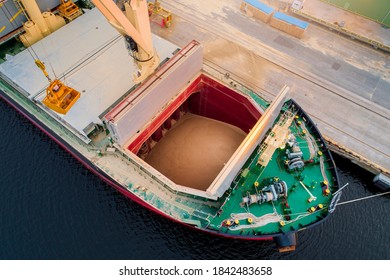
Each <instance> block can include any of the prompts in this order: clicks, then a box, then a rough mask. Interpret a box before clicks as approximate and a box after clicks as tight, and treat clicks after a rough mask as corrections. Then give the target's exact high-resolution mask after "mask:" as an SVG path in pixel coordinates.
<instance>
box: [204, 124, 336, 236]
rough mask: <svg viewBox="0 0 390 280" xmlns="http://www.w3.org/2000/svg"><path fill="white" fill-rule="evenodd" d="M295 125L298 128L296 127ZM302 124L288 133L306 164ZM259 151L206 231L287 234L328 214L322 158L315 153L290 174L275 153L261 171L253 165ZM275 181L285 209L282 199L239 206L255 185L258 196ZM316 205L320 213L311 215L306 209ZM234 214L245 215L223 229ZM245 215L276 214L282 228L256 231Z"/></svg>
mask: <svg viewBox="0 0 390 280" xmlns="http://www.w3.org/2000/svg"><path fill="white" fill-rule="evenodd" d="M298 121H299V122H300V123H301V125H298ZM304 124H305V121H304V120H303V119H302V117H299V118H296V119H295V120H294V121H293V122H292V125H291V126H290V130H291V132H292V133H293V134H294V135H295V136H296V140H297V142H298V143H299V147H300V149H301V151H302V153H303V159H305V160H306V159H309V158H310V152H309V148H308V143H307V141H306V139H305V138H304V137H303V136H302V131H303V130H304V129H306V130H307V127H306V126H305V125H304ZM304 126H305V127H304ZM316 140H317V139H316ZM318 146H320V145H318ZM259 150H260V149H259V148H257V149H256V150H255V151H254V152H253V153H252V155H251V157H250V158H249V160H248V161H247V162H246V164H245V165H244V166H243V168H242V171H241V173H240V174H239V175H238V176H237V177H236V179H235V182H234V183H233V184H232V188H231V190H230V191H228V192H229V194H228V195H227V196H226V197H225V198H227V197H228V200H227V202H226V203H225V204H224V205H223V207H222V208H221V210H222V213H221V214H220V215H219V216H218V215H217V216H216V217H215V218H214V219H212V221H211V223H210V225H209V228H211V229H214V230H219V231H222V232H226V233H229V234H239V235H252V234H275V233H280V232H287V231H297V230H300V229H303V228H305V227H307V226H308V225H310V224H312V223H314V222H316V221H319V220H321V219H322V218H324V217H325V216H326V215H327V213H328V209H327V206H328V205H329V203H330V200H331V195H328V196H326V195H324V194H323V188H322V186H323V182H324V181H325V179H324V177H323V175H322V173H321V168H320V157H324V156H325V154H324V153H322V152H320V153H319V154H322V155H321V156H318V152H316V157H315V158H314V162H315V163H314V162H313V163H307V164H306V165H305V167H304V169H303V170H296V171H293V172H291V173H290V172H288V171H287V168H286V166H285V164H284V161H285V158H284V157H285V151H286V150H285V149H276V150H275V152H274V154H273V156H272V159H271V160H270V161H269V163H268V165H267V166H266V167H261V166H260V165H259V164H258V163H257V161H258V158H259V156H260V154H259V152H258V151H259ZM319 151H321V149H319ZM328 168H329V165H328V163H327V161H326V160H324V170H326V171H325V172H326V177H327V178H326V179H327V180H331V181H333V180H332V178H333V177H332V174H331V172H330V171H329V170H328ZM275 177H277V178H279V180H283V181H285V182H286V183H287V186H288V197H287V200H286V201H287V202H288V205H289V209H288V208H287V207H286V206H285V202H286V201H284V199H283V198H281V199H279V200H278V201H275V202H266V203H264V204H261V205H259V204H252V205H250V206H249V207H247V206H246V205H245V206H244V207H243V206H241V201H242V197H244V196H246V195H247V194H248V193H250V194H255V193H256V187H255V186H254V184H255V182H258V183H259V186H258V187H257V192H260V191H261V189H262V188H263V187H264V186H267V185H269V184H270V183H272V181H273V180H274V178H275ZM299 181H302V182H303V183H304V185H305V186H307V188H308V190H309V191H310V192H311V193H312V194H313V196H315V197H316V200H315V201H312V202H308V199H309V198H310V195H309V193H308V192H307V191H306V190H305V189H304V187H302V185H301V183H300V182H299ZM329 187H330V191H331V192H333V191H334V189H333V184H332V182H329ZM225 198H224V199H225ZM319 204H322V206H323V208H322V209H318V208H317V210H316V211H314V212H312V213H311V212H309V211H308V209H309V208H311V207H317V206H318V205H319ZM238 213H244V214H245V215H244V216H243V217H240V218H238V220H239V225H238V226H235V225H233V226H230V227H229V226H226V225H223V224H224V223H225V222H226V220H229V219H230V220H231V221H233V220H234V218H233V217H234V216H232V215H234V214H238ZM249 213H250V214H253V215H254V216H255V217H261V216H263V215H266V214H273V213H277V216H279V217H280V219H281V220H282V221H283V222H284V223H285V224H284V225H283V226H282V225H281V224H280V222H271V223H268V224H266V225H263V226H260V227H257V226H254V225H253V224H250V223H249V222H248V220H247V217H250V214H249ZM287 215H289V216H290V220H289V221H288V220H287ZM245 216H246V217H245Z"/></svg>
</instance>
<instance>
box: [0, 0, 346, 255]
mask: <svg viewBox="0 0 390 280" xmlns="http://www.w3.org/2000/svg"><path fill="white" fill-rule="evenodd" d="M22 2H23V1H22ZM27 2H29V1H27ZM33 2H34V1H33ZM66 2H67V1H66ZM93 2H94V3H95V5H96V8H92V9H91V10H85V11H84V12H83V13H82V15H80V16H78V17H77V18H74V19H72V20H70V21H67V24H66V25H64V26H62V27H61V28H59V29H58V30H56V31H54V32H51V33H50V34H47V35H46V36H43V37H42V38H40V39H39V40H38V41H37V43H34V44H31V45H29V46H27V47H23V46H22V45H21V43H20V44H19V45H18V44H16V43H15V44H12V46H10V45H9V44H8V45H6V46H7V47H4V46H5V45H4V44H3V45H1V47H0V50H1V54H2V60H1V62H2V63H1V64H0V96H1V98H2V99H4V100H5V101H6V102H7V103H8V104H9V105H10V106H12V107H13V108H15V110H16V111H18V112H19V113H21V114H22V115H23V116H25V117H26V118H27V119H29V120H30V121H31V122H32V123H33V124H34V125H35V126H37V127H38V128H40V129H41V130H42V131H43V132H45V133H46V134H47V135H48V136H49V137H50V138H51V139H53V141H55V142H56V143H58V145H60V146H61V147H62V148H64V149H65V150H66V151H68V152H69V153H70V154H71V155H73V156H74V157H75V158H76V159H78V160H79V161H80V162H81V163H83V165H85V167H86V168H88V169H89V170H91V171H92V172H93V173H95V174H96V175H97V176H99V177H100V178H101V179H102V180H103V181H105V182H106V183H108V184H110V185H111V186H112V187H114V188H115V189H117V190H118V191H119V192H121V193H122V194H123V195H125V196H126V197H128V198H130V199H132V200H134V201H136V202H138V203H139V204H140V205H142V206H144V207H146V208H148V209H150V210H151V211H154V212H156V213H158V214H160V215H161V216H163V217H165V218H168V219H171V220H173V221H175V222H177V223H179V224H182V225H185V226H188V227H191V228H194V229H196V230H200V231H203V232H207V233H210V234H212V235H217V236H222V237H226V238H235V239H242V240H274V241H275V243H276V245H277V247H278V249H279V250H280V251H292V250H294V249H295V246H296V242H297V241H296V236H297V233H298V232H299V231H302V230H305V229H307V228H310V227H313V226H316V225H318V224H319V223H321V222H323V221H325V220H326V219H327V218H328V217H329V216H330V215H331V213H332V212H333V210H334V208H335V205H336V203H337V201H338V199H339V198H340V195H341V192H339V191H338V190H339V180H338V175H337V171H336V168H335V163H334V161H333V158H332V155H331V153H330V151H329V149H328V147H327V145H326V143H325V141H324V139H323V137H322V136H321V133H320V132H319V131H318V129H317V127H316V125H315V123H313V121H312V120H311V118H310V117H309V116H308V115H307V114H306V113H305V112H304V110H303V109H302V108H301V107H300V106H299V104H297V103H296V102H295V101H294V100H293V99H289V98H288V91H289V88H288V86H285V87H284V88H282V89H281V90H280V92H279V93H278V94H277V97H276V98H275V99H274V100H273V101H272V102H271V103H270V102H267V101H266V100H264V99H263V98H262V97H261V96H260V95H259V94H258V93H256V92H254V91H253V90H251V89H249V88H248V87H246V86H245V85H242V84H240V83H239V82H237V81H235V80H234V79H232V78H231V77H230V76H229V74H228V73H220V72H218V71H217V70H215V69H213V68H211V67H209V66H207V65H206V64H205V63H204V62H203V58H202V56H203V49H202V45H201V44H200V43H199V42H197V41H191V42H189V44H188V45H187V46H185V47H183V48H179V47H177V46H175V45H174V44H172V43H170V42H167V41H165V40H164V39H162V38H160V37H158V36H156V35H153V34H151V32H150V23H149V17H148V16H149V15H150V3H149V7H148V3H147V2H146V1H130V2H127V1H124V4H123V5H124V6H123V7H122V8H123V9H120V8H118V5H115V4H114V2H112V1H111V0H96V1H93ZM26 10H27V9H26ZM122 10H125V11H124V12H123V11H122ZM164 12H165V11H164ZM53 13H56V12H55V11H54V12H53ZM145 14H146V16H145ZM55 16H58V14H56V15H55ZM113 27H114V28H113ZM21 36H23V33H22V35H21ZM21 41H23V40H21ZM123 41H125V43H124V42H123ZM46 65H50V67H47V66H46ZM37 66H38V67H37ZM39 68H40V69H39ZM42 72H43V74H42ZM132 74H133V77H131V76H132ZM178 226H179V225H178Z"/></svg>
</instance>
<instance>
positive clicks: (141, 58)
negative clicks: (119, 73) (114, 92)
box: [92, 0, 160, 83]
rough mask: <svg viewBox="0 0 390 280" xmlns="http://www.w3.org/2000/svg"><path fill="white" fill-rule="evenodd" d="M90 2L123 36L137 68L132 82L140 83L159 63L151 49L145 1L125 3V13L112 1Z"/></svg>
mask: <svg viewBox="0 0 390 280" xmlns="http://www.w3.org/2000/svg"><path fill="white" fill-rule="evenodd" d="M92 2H93V3H94V4H95V6H96V8H98V9H99V10H100V12H101V13H102V14H103V15H104V16H105V17H106V18H107V20H108V22H109V23H110V24H111V25H112V26H113V27H114V28H115V29H116V30H117V31H118V32H119V33H120V34H122V35H123V36H124V38H125V42H126V47H127V49H128V51H129V54H130V55H131V57H133V59H134V61H135V63H136V64H137V67H138V71H137V73H136V74H134V77H133V79H134V82H135V83H140V82H142V81H143V80H144V79H145V78H147V77H148V76H149V75H151V74H152V73H153V72H154V70H155V69H156V68H157V67H158V65H159V63H160V59H159V57H158V55H157V53H156V51H155V50H154V48H153V42H152V33H151V30H150V22H149V14H148V6H147V1H146V0H128V1H125V3H124V7H125V13H123V12H122V11H121V9H119V8H118V6H117V5H116V4H115V3H114V2H113V1H112V0H92Z"/></svg>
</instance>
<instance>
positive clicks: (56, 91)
mask: <svg viewBox="0 0 390 280" xmlns="http://www.w3.org/2000/svg"><path fill="white" fill-rule="evenodd" d="M35 64H36V65H37V66H38V67H39V68H40V69H41V70H42V72H43V74H44V75H45V76H46V78H47V79H48V80H49V82H50V85H49V86H48V87H47V88H46V97H45V98H44V99H43V104H45V105H46V106H47V107H49V108H50V109H51V110H53V111H55V112H57V113H60V114H63V115H65V114H66V113H67V112H68V111H69V110H70V108H72V106H73V105H74V104H75V103H76V101H77V99H79V97H80V93H79V92H78V91H77V90H75V89H73V88H71V87H68V86H66V85H64V84H63V83H62V82H61V81H59V80H58V79H55V80H54V81H52V80H51V79H50V77H49V74H48V73H47V71H46V68H45V65H44V64H43V62H42V61H40V60H38V59H37V60H35Z"/></svg>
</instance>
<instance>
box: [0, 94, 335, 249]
mask: <svg viewBox="0 0 390 280" xmlns="http://www.w3.org/2000/svg"><path fill="white" fill-rule="evenodd" d="M0 97H1V99H3V100H4V101H5V102H6V103H7V104H8V105H9V106H11V107H12V108H13V109H15V110H16V111H17V112H18V113H20V114H21V115H22V116H24V117H25V118H26V119H28V120H29V121H30V122H31V123H32V124H33V125H34V126H36V127H37V128H39V129H40V130H41V131H42V132H43V133H44V134H46V135H47V136H48V137H49V138H50V139H51V140H53V141H54V142H55V143H57V144H58V145H59V146H60V147H61V148H63V149H64V150H65V151H67V152H68V153H69V154H71V155H72V156H73V157H74V158H75V159H77V160H78V161H79V162H80V163H81V164H82V165H83V166H84V167H85V168H87V169H88V170H89V171H91V172H92V173H93V174H95V175H96V176H98V177H99V178H100V179H101V180H102V181H104V182H105V183H107V184H108V185H110V186H111V187H113V188H114V189H116V190H117V191H119V192H120V193H121V194H123V195H124V196H126V197H127V198H129V199H131V200H132V201H134V202H136V203H137V204H139V205H141V206H143V207H145V208H146V209H148V210H150V211H152V212H154V213H155V214H158V215H160V216H162V217H164V218H167V219H169V220H171V221H173V222H175V223H178V224H180V225H182V226H185V227H187V228H190V229H193V230H196V231H197V232H203V233H207V234H211V235H215V236H220V237H224V238H229V239H239V240H248V241H249V240H251V241H271V240H275V238H279V239H280V238H282V239H286V238H287V239H289V238H290V237H291V236H292V235H295V234H296V233H298V232H299V231H302V230H306V229H308V228H311V227H314V226H318V225H319V224H320V223H322V222H324V221H325V220H327V219H328V218H329V216H330V215H327V216H326V217H324V218H323V219H322V220H320V221H318V222H315V223H313V224H311V225H308V226H306V227H304V228H301V229H299V230H297V231H289V232H286V233H283V234H281V233H275V234H266V235H252V236H247V235H246V236H243V235H231V234H227V233H224V232H220V231H215V230H211V229H207V228H199V227H196V226H193V225H190V224H186V223H184V222H182V221H180V220H177V219H174V218H173V217H171V216H169V215H167V214H165V213H164V212H161V211H160V210H159V209H157V208H154V207H153V206H151V205H150V204H148V203H147V202H145V201H144V200H142V199H140V198H139V197H137V196H136V195H134V194H132V193H131V192H130V191H128V190H127V189H125V188H124V187H122V186H121V185H120V184H119V183H117V182H116V181H115V180H113V179H112V178H111V177H109V176H108V175H107V174H105V173H104V172H103V171H101V170H100V169H99V168H97V167H96V166H95V165H94V164H93V163H92V162H91V161H90V160H88V159H87V158H86V157H85V156H83V155H82V154H80V153H79V152H78V151H77V150H76V149H74V148H73V147H72V146H70V145H69V144H68V143H66V141H65V140H63V139H62V138H60V137H59V136H57V135H56V134H55V133H54V132H53V131H51V129H50V128H48V127H47V126H46V125H45V124H44V123H42V122H41V121H39V120H38V119H37V118H36V117H35V116H34V115H32V114H31V113H30V112H28V111H27V110H26V109H25V108H23V107H22V106H20V105H19V104H18V103H17V102H16V101H15V100H13V99H12V98H11V97H10V96H8V95H7V94H6V93H4V92H3V91H2V90H0ZM291 102H294V101H293V100H292V101H291ZM294 105H295V106H296V107H298V108H299V109H300V110H301V112H302V113H303V114H304V116H305V117H306V118H307V119H308V120H309V121H310V123H312V121H311V119H310V117H309V116H308V115H306V114H305V113H304V111H303V110H302V109H301V108H300V106H299V105H298V104H296V103H295V102H294ZM315 129H316V128H315ZM316 131H317V133H318V135H319V136H320V138H321V141H322V142H323V143H324V144H325V142H324V139H323V138H322V136H321V134H320V133H319V131H318V130H317V129H316ZM327 153H328V156H329V157H330V159H331V161H332V163H333V166H334V162H333V158H332V156H331V154H330V152H329V150H327ZM334 176H335V179H336V181H337V182H338V181H339V180H338V175H337V172H334Z"/></svg>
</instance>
